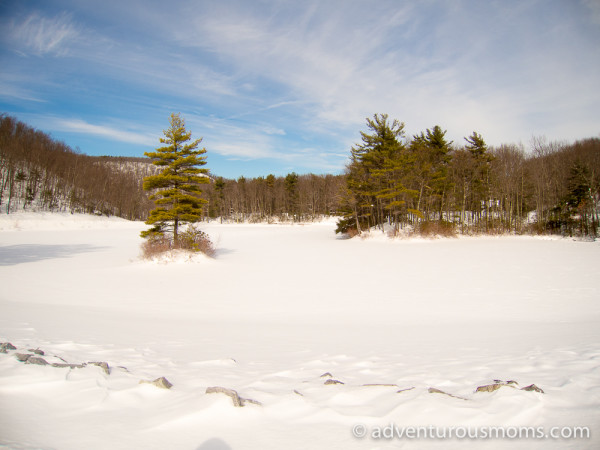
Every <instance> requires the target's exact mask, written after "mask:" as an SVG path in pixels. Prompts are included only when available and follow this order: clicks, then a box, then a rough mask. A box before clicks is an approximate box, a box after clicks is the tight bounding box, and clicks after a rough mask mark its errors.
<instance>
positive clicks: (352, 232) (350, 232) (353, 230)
mask: <svg viewBox="0 0 600 450" xmlns="http://www.w3.org/2000/svg"><path fill="white" fill-rule="evenodd" d="M359 234H360V233H359V232H358V230H357V229H356V228H348V229H347V230H346V235H347V236H348V238H350V239H352V238H353V237H354V236H358V235H359Z"/></svg>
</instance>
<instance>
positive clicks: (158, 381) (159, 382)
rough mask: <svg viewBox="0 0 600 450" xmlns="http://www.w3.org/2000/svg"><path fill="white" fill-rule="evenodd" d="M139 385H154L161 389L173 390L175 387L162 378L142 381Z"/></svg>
mask: <svg viewBox="0 0 600 450" xmlns="http://www.w3.org/2000/svg"><path fill="white" fill-rule="evenodd" d="M139 384H152V385H154V386H156V387H159V388H161V389H171V388H172V387H173V384H172V383H170V382H169V380H167V379H166V378H165V377H160V378H157V379H156V380H153V381H147V380H140V383H139Z"/></svg>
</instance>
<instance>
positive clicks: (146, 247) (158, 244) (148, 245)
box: [142, 233, 172, 259]
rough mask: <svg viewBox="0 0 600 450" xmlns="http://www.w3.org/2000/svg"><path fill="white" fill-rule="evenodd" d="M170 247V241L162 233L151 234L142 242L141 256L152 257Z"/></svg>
mask: <svg viewBox="0 0 600 450" xmlns="http://www.w3.org/2000/svg"><path fill="white" fill-rule="evenodd" d="M171 248H172V243H171V240H170V239H169V238H167V237H166V236H165V235H164V234H159V233H156V234H152V235H150V236H149V237H147V238H146V240H145V241H144V242H143V243H142V258H144V259H152V258H154V257H156V256H159V255H161V254H163V253H165V252H168V251H169V250H171Z"/></svg>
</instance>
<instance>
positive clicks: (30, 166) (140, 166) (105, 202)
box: [0, 115, 155, 220]
mask: <svg viewBox="0 0 600 450" xmlns="http://www.w3.org/2000/svg"><path fill="white" fill-rule="evenodd" d="M153 170H155V169H154V167H153V166H151V165H150V164H148V163H147V162H146V158H117V157H92V156H87V155H84V154H80V153H77V152H75V151H73V150H72V149H71V148H70V147H69V146H67V145H66V144H64V143H62V142H59V141H56V140H54V139H52V138H51V137H50V136H49V135H48V134H46V133H43V132H41V131H38V130H35V129H34V128H32V127H30V126H28V125H26V124H24V123H23V122H20V121H18V120H16V119H14V118H13V117H10V116H6V115H2V116H0V208H1V209H2V210H3V212H6V213H9V212H11V211H16V210H19V209H21V210H27V209H35V210H43V211H70V212H81V213H90V214H102V215H114V216H119V217H123V218H126V219H131V220H135V219H144V218H145V217H146V216H147V214H148V211H149V209H150V208H151V207H152V202H151V201H149V200H148V198H147V196H146V194H145V193H144V191H143V189H142V179H143V177H145V176H147V175H149V174H150V173H152V171H153Z"/></svg>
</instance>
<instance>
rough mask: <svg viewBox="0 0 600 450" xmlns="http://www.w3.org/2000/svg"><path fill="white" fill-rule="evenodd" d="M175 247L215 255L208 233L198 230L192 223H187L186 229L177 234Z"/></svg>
mask: <svg viewBox="0 0 600 450" xmlns="http://www.w3.org/2000/svg"><path fill="white" fill-rule="evenodd" d="M175 248H177V249H182V250H189V251H192V252H201V253H204V254H205V255H207V256H215V247H214V245H213V243H212V241H211V240H210V237H209V236H208V234H206V233H205V232H204V231H200V230H199V229H198V228H196V227H195V226H194V225H189V226H188V227H187V229H186V230H185V231H184V232H183V233H181V234H180V235H179V239H178V240H177V245H176V246H175Z"/></svg>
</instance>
